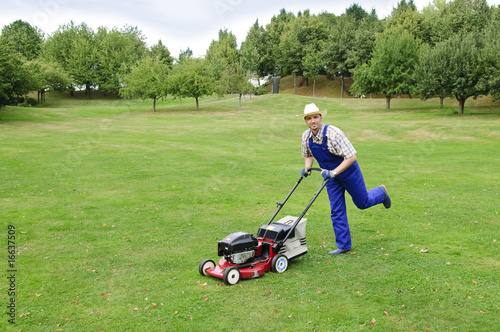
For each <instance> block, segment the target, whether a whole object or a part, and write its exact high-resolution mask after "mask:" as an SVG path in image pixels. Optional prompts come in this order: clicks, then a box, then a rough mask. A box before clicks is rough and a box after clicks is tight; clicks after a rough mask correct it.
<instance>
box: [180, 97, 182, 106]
mask: <svg viewBox="0 0 500 332" xmlns="http://www.w3.org/2000/svg"><path fill="white" fill-rule="evenodd" d="M180 100H181V106H182V96H181V97H180Z"/></svg>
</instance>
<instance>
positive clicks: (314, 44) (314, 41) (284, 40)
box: [279, 11, 327, 94]
mask: <svg viewBox="0 0 500 332" xmlns="http://www.w3.org/2000/svg"><path fill="white" fill-rule="evenodd" d="M326 36H327V34H326V29H325V26H324V24H323V22H322V21H321V19H320V18H319V17H317V16H311V15H310V13H309V11H305V12H304V13H303V14H301V13H300V12H299V14H298V15H297V18H296V19H294V20H292V21H290V22H289V23H288V24H287V25H286V26H285V30H284V33H283V35H282V37H281V40H280V46H279V49H280V57H279V63H280V64H281V65H282V66H283V67H284V68H286V69H287V71H289V72H291V73H293V75H294V90H295V94H297V82H296V77H297V75H302V74H303V71H304V68H303V67H302V64H303V59H304V57H305V56H306V51H307V52H318V51H319V50H320V49H321V46H322V45H323V42H324V41H325V40H326Z"/></svg>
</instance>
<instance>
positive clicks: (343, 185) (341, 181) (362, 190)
mask: <svg viewBox="0 0 500 332" xmlns="http://www.w3.org/2000/svg"><path fill="white" fill-rule="evenodd" d="M326 189H327V192H328V198H329V199H330V207H331V218H332V226H333V230H334V232H335V241H336V242H337V248H339V249H347V248H351V246H352V243H351V231H350V230H349V223H348V221H347V208H346V204H345V192H346V190H347V192H348V193H349V195H351V197H352V201H353V202H354V204H355V205H356V207H358V208H359V209H366V208H369V207H371V206H374V205H377V204H380V203H382V202H383V201H384V191H383V189H382V187H376V188H373V189H370V190H366V185H365V181H364V179H363V174H362V173H361V170H360V169H359V165H358V163H357V162H354V163H353V164H352V165H351V166H350V167H349V168H348V169H346V170H345V171H344V172H342V173H340V174H339V175H337V176H336V177H335V178H333V179H330V180H329V181H328V183H327V184H326Z"/></svg>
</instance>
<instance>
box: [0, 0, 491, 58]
mask: <svg viewBox="0 0 500 332" xmlns="http://www.w3.org/2000/svg"><path fill="white" fill-rule="evenodd" d="M353 3H357V4H359V5H360V6H361V7H363V9H365V10H366V11H367V12H371V10H372V9H375V10H376V12H377V15H378V17H379V18H384V17H386V16H388V15H389V14H390V12H391V11H392V8H393V7H395V6H396V5H397V3H398V1H396V0H357V1H356V0H353V1H351V2H348V1H340V0H318V1H315V0H312V1H304V0H300V1H298V0H288V1H281V0H184V1H183V0H176V1H168V0H167V1H165V0H144V1H132V0H85V1H82V0H79V1H78V0H1V2H0V28H2V27H4V26H5V25H9V24H11V23H12V22H14V21H16V20H18V19H21V20H23V21H26V22H29V23H30V24H31V25H32V26H36V27H38V28H40V29H41V30H42V31H43V32H44V33H45V34H51V33H53V32H54V31H56V30H57V29H58V27H59V26H60V25H62V24H67V23H69V22H70V21H71V20H73V22H75V24H80V23H82V22H85V23H86V24H87V25H89V26H90V27H91V28H93V29H94V30H96V29H97V27H99V26H105V27H107V28H109V29H111V28H114V27H117V28H122V27H124V26H125V25H130V26H136V27H137V28H138V29H139V30H141V31H142V32H143V34H144V36H146V37H147V40H146V42H147V44H148V46H151V45H153V44H156V43H157V42H158V40H160V39H161V41H162V42H163V44H164V45H166V46H167V48H168V50H169V51H170V53H172V55H173V56H177V55H178V54H179V52H180V50H186V49H187V48H188V47H189V48H190V49H191V50H193V54H194V56H197V57H198V56H204V55H205V52H206V50H207V48H208V46H209V45H210V43H211V41H212V40H214V39H218V32H219V30H220V29H228V30H229V31H231V32H232V33H233V34H234V35H235V36H236V38H237V41H238V45H240V43H241V42H242V41H243V40H244V39H245V37H246V34H247V32H248V30H249V29H250V27H251V26H252V25H253V23H255V21H256V20H257V19H258V20H259V24H260V25H261V26H262V25H264V26H265V25H266V24H268V23H269V22H270V20H271V18H272V17H273V16H274V15H278V14H279V11H280V9H282V8H285V9H286V10H287V11H288V12H292V13H294V14H297V13H298V12H299V11H304V10H305V9H309V10H310V11H311V13H312V14H319V13H321V12H324V11H326V12H329V13H333V14H335V15H340V14H342V13H344V12H345V10H346V8H347V7H349V6H350V5H351V4H353ZM414 3H415V4H416V5H417V8H418V10H420V11H421V10H422V8H424V7H426V6H427V5H428V4H429V3H430V0H414ZM488 4H490V5H498V4H500V0H488Z"/></svg>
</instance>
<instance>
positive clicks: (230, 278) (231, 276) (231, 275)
mask: <svg viewBox="0 0 500 332" xmlns="http://www.w3.org/2000/svg"><path fill="white" fill-rule="evenodd" d="M240 276H241V274H240V270H238V269H237V268H235V267H230V268H227V269H226V270H225V271H224V275H223V276H222V280H224V283H225V284H226V285H229V286H231V285H235V284H237V283H238V281H240Z"/></svg>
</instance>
